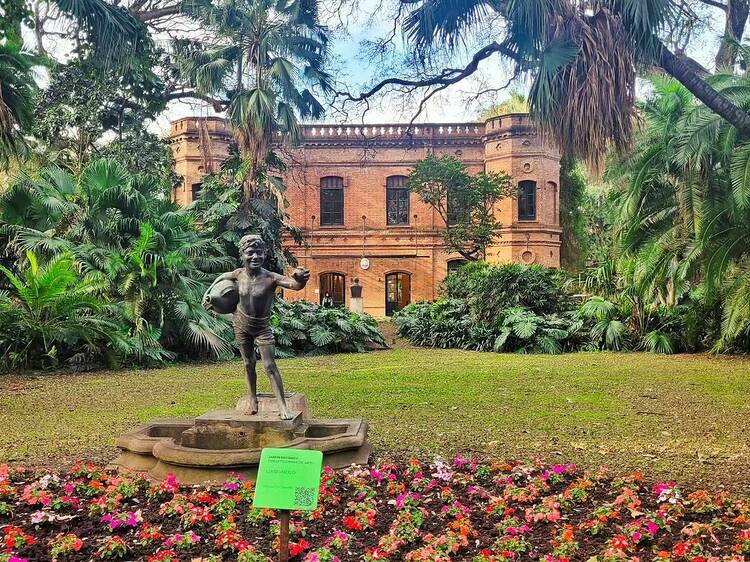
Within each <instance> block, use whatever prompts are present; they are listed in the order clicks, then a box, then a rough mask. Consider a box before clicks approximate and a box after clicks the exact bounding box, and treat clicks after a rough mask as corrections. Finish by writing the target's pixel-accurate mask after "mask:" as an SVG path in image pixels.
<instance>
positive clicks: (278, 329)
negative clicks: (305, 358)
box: [271, 299, 386, 357]
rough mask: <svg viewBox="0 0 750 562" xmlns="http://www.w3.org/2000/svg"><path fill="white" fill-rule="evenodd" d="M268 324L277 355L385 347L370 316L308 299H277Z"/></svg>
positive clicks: (359, 351)
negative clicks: (288, 300) (292, 300)
mask: <svg viewBox="0 0 750 562" xmlns="http://www.w3.org/2000/svg"><path fill="white" fill-rule="evenodd" d="M271 327H272V328H273V334H274V336H275V338H276V355H277V356H278V357H291V356H294V355H323V354H326V353H341V352H349V353H351V352H357V353H362V352H364V351H368V350H369V349H371V348H372V347H373V346H379V347H386V344H385V340H384V339H383V335H382V334H381V333H380V330H379V329H378V324H377V322H376V321H375V320H374V319H373V318H372V317H371V316H368V315H367V314H357V313H356V312H349V311H348V310H345V309H343V308H338V307H333V308H327V307H322V306H319V305H317V304H313V303H310V302H307V301H294V302H291V303H289V302H286V301H285V300H282V299H276V302H275V303H274V311H273V316H272V318H271Z"/></svg>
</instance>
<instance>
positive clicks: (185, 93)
mask: <svg viewBox="0 0 750 562" xmlns="http://www.w3.org/2000/svg"><path fill="white" fill-rule="evenodd" d="M165 97H166V100H167V101H171V100H178V99H185V98H192V99H196V100H201V101H204V102H206V103H210V104H211V105H212V106H213V109H214V111H215V112H216V113H221V112H222V111H224V110H225V109H226V107H227V105H228V104H227V102H226V101H222V100H217V99H215V98H212V97H211V96H206V95H204V94H199V93H198V92H196V91H194V90H181V91H179V92H172V93H169V94H167V95H166V96H165Z"/></svg>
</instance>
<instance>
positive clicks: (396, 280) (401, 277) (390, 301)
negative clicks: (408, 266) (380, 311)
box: [385, 271, 411, 316]
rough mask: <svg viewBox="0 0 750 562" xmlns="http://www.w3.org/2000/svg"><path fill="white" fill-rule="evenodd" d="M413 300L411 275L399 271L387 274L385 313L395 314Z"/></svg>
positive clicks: (388, 314)
mask: <svg viewBox="0 0 750 562" xmlns="http://www.w3.org/2000/svg"><path fill="white" fill-rule="evenodd" d="M410 302H411V275H409V274H408V273H403V272H401V271H398V272H396V273H389V274H388V275H386V276H385V314H386V315H387V316H391V315H393V313H394V312H398V311H399V310H401V309H402V308H404V307H405V306H406V305H407V304H409V303H410Z"/></svg>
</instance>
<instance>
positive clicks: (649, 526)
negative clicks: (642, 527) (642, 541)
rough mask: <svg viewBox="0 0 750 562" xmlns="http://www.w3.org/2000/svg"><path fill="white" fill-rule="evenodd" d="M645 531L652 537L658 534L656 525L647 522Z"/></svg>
mask: <svg viewBox="0 0 750 562" xmlns="http://www.w3.org/2000/svg"><path fill="white" fill-rule="evenodd" d="M646 530H647V531H648V534H649V535H651V536H652V537H653V536H654V535H656V533H658V532H659V525H657V524H656V523H654V522H653V521H647V522H646Z"/></svg>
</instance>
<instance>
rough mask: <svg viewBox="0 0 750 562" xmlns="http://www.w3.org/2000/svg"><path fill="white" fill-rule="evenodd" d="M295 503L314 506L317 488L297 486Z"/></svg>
mask: <svg viewBox="0 0 750 562" xmlns="http://www.w3.org/2000/svg"><path fill="white" fill-rule="evenodd" d="M294 503H295V504H297V505H299V506H303V507H312V506H313V505H314V503H315V488H305V487H297V488H295V489H294Z"/></svg>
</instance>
